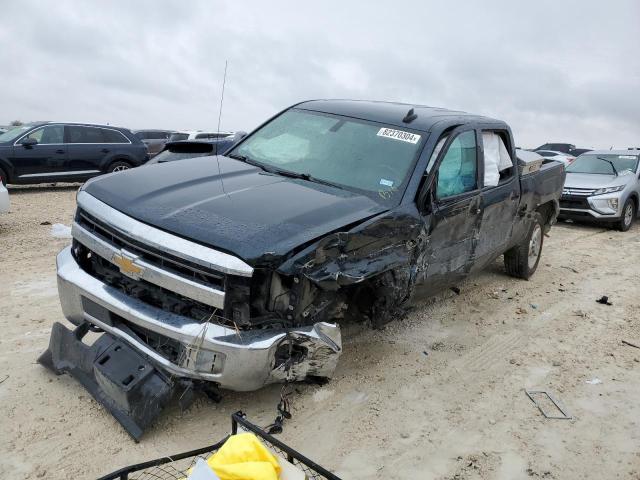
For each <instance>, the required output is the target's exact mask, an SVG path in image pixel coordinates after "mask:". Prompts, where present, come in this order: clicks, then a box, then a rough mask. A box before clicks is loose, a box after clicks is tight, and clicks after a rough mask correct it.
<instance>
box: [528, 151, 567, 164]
mask: <svg viewBox="0 0 640 480" xmlns="http://www.w3.org/2000/svg"><path fill="white" fill-rule="evenodd" d="M535 152H536V153H537V154H538V155H542V156H543V157H544V158H548V159H549V160H557V161H559V162H562V163H564V166H565V167H568V166H569V165H571V164H572V163H573V161H574V160H575V159H576V157H574V156H573V155H569V154H568V153H563V152H556V151H555V150H536V151H535Z"/></svg>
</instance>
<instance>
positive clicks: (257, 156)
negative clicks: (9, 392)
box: [40, 100, 565, 438]
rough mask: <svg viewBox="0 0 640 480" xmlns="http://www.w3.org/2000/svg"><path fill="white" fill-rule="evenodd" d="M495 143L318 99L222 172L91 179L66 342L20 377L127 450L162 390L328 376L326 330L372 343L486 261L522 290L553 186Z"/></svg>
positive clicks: (493, 134)
mask: <svg viewBox="0 0 640 480" xmlns="http://www.w3.org/2000/svg"><path fill="white" fill-rule="evenodd" d="M514 145H515V144H514V141H513V138H512V134H511V131H510V128H509V126H508V125H507V124H506V123H504V122H502V121H499V120H494V119H490V118H486V117H482V116H478V115H471V114H467V113H463V112H456V111H449V110H445V109H441V108H431V107H423V106H412V105H406V104H398V103H383V102H364V101H343V100H320V101H308V102H303V103H300V104H297V105H295V106H293V107H291V108H289V109H287V110H284V111H283V112H281V113H279V114H278V115H276V116H274V117H273V118H271V119H270V120H268V121H267V122H265V123H264V124H263V125H261V126H260V127H259V128H257V129H256V130H255V131H254V132H252V133H251V134H250V135H248V136H247V137H246V138H244V139H243V140H241V141H240V142H239V143H238V144H237V145H236V146H235V147H234V148H233V149H232V150H230V151H229V152H227V153H226V155H225V156H218V157H213V158H207V157H203V158H196V159H189V160H185V161H182V162H169V163H165V164H160V165H156V166H154V167H153V168H145V169H136V170H132V171H129V172H123V173H119V174H117V175H108V176H104V177H101V178H98V179H94V180H92V181H90V182H88V183H87V184H86V185H85V186H84V187H83V188H82V189H81V191H80V192H79V194H78V209H77V213H76V217H75V222H74V224H73V243H72V245H71V246H70V247H68V248H66V249H65V250H63V251H62V252H61V253H60V254H59V256H58V261H57V268H58V281H59V292H60V298H61V303H62V307H63V311H64V314H65V316H66V317H67V319H68V320H69V321H71V322H72V323H74V324H75V325H76V326H77V328H76V329H75V331H73V332H72V331H70V330H68V329H67V328H66V327H64V326H63V325H62V324H60V323H56V324H55V325H54V328H53V331H52V336H51V341H50V347H49V349H48V350H47V352H45V354H44V355H43V356H42V357H41V359H40V361H41V363H43V364H45V365H47V366H48V367H50V368H51V369H53V370H54V371H56V372H57V373H61V372H70V373H71V374H72V375H74V377H76V378H77V379H79V380H80V381H81V382H82V383H83V384H84V385H85V387H87V388H88V389H89V390H90V391H91V393H92V394H93V395H94V396H95V397H96V398H97V399H98V400H99V401H101V402H102V403H103V404H104V405H105V406H106V407H107V408H108V409H109V410H110V411H111V412H112V413H113V414H114V415H115V416H116V417H117V418H118V420H120V422H121V423H122V424H123V425H124V426H125V428H127V430H128V431H129V432H130V433H131V434H132V435H133V436H134V437H136V438H139V436H140V435H141V434H142V431H143V429H144V428H145V426H146V425H148V424H149V422H150V421H151V420H152V419H153V417H155V415H156V414H157V413H156V411H159V409H160V408H161V407H162V406H163V405H164V404H165V403H166V401H167V400H168V398H170V397H171V395H172V394H173V393H174V392H175V390H176V389H177V388H185V389H189V388H196V387H198V386H200V387H202V386H203V385H205V386H208V387H205V388H208V389H210V388H211V387H212V386H219V387H222V388H226V389H232V390H239V391H249V390H254V389H257V388H260V387H262V386H263V385H266V384H269V383H273V382H281V381H295V380H304V379H314V378H327V377H330V376H331V375H332V373H333V370H334V368H335V366H336V364H337V361H338V357H339V355H340V353H341V350H342V347H341V337H340V326H339V325H340V323H341V322H343V321H345V320H350V319H351V320H354V321H368V322H370V323H371V324H372V325H373V326H375V327H379V326H381V325H383V324H385V323H386V322H388V321H390V320H393V319H394V318H397V317H398V316H401V315H402V314H403V312H404V311H405V309H406V307H407V306H408V305H410V304H411V301H412V300H413V299H415V298H420V297H422V296H424V295H428V294H432V293H433V292H436V291H437V290H439V289H442V288H446V287H450V286H453V285H455V284H457V283H458V282H460V281H461V280H462V279H463V278H464V277H466V276H467V275H469V274H472V273H474V272H476V271H478V270H480V269H482V268H483V267H484V266H486V265H488V264H490V263H492V262H494V261H495V260H496V258H497V257H499V256H500V255H504V262H505V266H506V273H507V274H509V275H512V276H515V277H519V278H523V279H527V278H529V276H531V275H532V274H533V273H534V271H535V270H536V268H537V266H538V262H539V260H540V254H541V249H542V243H543V238H544V233H545V232H547V231H548V230H549V228H550V227H551V225H552V224H553V223H554V222H555V220H556V216H557V214H558V199H559V197H560V194H561V191H562V186H563V183H564V177H565V173H564V167H563V166H562V164H560V163H557V162H553V161H547V162H545V163H543V161H542V159H539V160H534V161H528V160H527V159H524V160H520V161H519V160H518V158H517V156H516V150H515V148H514ZM529 153H530V152H529ZM536 157H537V156H536ZM537 162H539V163H537ZM88 330H94V331H99V332H105V333H104V334H103V335H102V336H101V337H100V338H99V339H98V341H96V342H95V343H94V344H93V346H91V347H88V346H87V345H85V344H83V343H82V341H81V339H82V337H83V335H84V334H85V333H86V332H87V331H88ZM177 380H178V381H177ZM181 397H182V394H181Z"/></svg>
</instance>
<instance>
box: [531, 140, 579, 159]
mask: <svg viewBox="0 0 640 480" xmlns="http://www.w3.org/2000/svg"><path fill="white" fill-rule="evenodd" d="M540 150H551V151H553V152H560V153H566V154H568V155H573V156H574V157H578V156H580V155H582V154H583V153H586V152H590V151H591V149H590V148H576V146H575V145H574V144H573V143H545V144H544V145H540V146H539V147H537V148H534V149H533V151H534V152H538V151H540Z"/></svg>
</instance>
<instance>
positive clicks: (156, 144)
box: [133, 130, 174, 158]
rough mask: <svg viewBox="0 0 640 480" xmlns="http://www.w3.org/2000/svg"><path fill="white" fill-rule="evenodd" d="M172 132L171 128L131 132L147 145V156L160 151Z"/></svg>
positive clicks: (151, 156) (152, 155)
mask: <svg viewBox="0 0 640 480" xmlns="http://www.w3.org/2000/svg"><path fill="white" fill-rule="evenodd" d="M172 133H174V132H173V131H172V130H133V134H134V135H135V136H136V137H138V138H139V139H140V140H142V143H144V144H145V145H146V146H147V151H148V152H149V158H153V157H154V156H155V155H157V154H158V153H160V152H161V151H162V149H163V148H164V145H165V144H166V143H167V142H168V141H169V137H170V136H171V134H172Z"/></svg>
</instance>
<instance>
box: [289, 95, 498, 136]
mask: <svg viewBox="0 0 640 480" xmlns="http://www.w3.org/2000/svg"><path fill="white" fill-rule="evenodd" d="M294 108H299V109H304V110H311V111H316V112H322V113H333V114H336V115H344V116H347V117H353V118H358V119H361V120H369V121H372V122H379V123H385V124H388V125H395V126H398V127H403V128H409V129H413V130H423V131H425V132H428V131H430V130H432V128H433V127H434V126H435V125H436V124H438V123H440V122H443V121H445V122H446V123H449V124H452V123H453V124H454V123H456V122H458V121H459V122H460V123H467V122H469V121H477V122H482V123H500V124H504V122H502V121H500V120H496V119H493V118H489V117H484V116H481V115H474V114H471V113H467V112H460V111H456V110H447V109H446V108H438V107H428V106H426V105H413V104H410V103H396V102H378V101H369V100H309V101H306V102H301V103H299V104H297V105H295V106H294ZM410 109H413V111H414V113H415V114H416V115H417V118H416V119H415V120H413V121H411V122H409V123H405V122H403V121H402V119H403V118H404V117H405V116H406V115H407V113H408V112H409V110H410Z"/></svg>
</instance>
